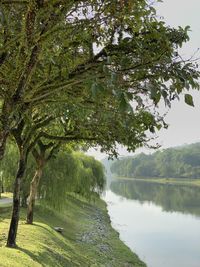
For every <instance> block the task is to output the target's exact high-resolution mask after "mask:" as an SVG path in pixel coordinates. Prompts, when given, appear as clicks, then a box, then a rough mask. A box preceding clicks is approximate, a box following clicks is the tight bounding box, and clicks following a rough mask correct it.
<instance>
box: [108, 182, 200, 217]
mask: <svg viewBox="0 0 200 267" xmlns="http://www.w3.org/2000/svg"><path fill="white" fill-rule="evenodd" d="M110 188H111V190H112V191H113V192H114V193H116V194H118V195H120V196H123V197H125V198H128V199H134V200H139V201H140V202H141V203H142V202H144V201H148V202H153V203H154V204H156V205H158V206H161V207H162V208H163V210H165V211H171V212H173V211H179V212H182V213H189V214H194V215H198V216H200V188H198V187H194V186H185V185H170V184H156V183H151V182H150V183H148V182H144V181H114V182H112V183H111V186H110Z"/></svg>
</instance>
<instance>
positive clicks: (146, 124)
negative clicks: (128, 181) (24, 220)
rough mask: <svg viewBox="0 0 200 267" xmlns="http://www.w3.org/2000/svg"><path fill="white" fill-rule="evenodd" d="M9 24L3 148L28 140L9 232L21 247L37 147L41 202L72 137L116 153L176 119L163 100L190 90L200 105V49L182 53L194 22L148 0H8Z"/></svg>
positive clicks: (1, 20)
mask: <svg viewBox="0 0 200 267" xmlns="http://www.w3.org/2000/svg"><path fill="white" fill-rule="evenodd" d="M0 27H1V29H2V30H1V31H0V158H1V159H2V158H3V157H4V156H5V155H4V154H5V151H6V144H7V142H8V141H9V140H12V142H14V143H15V145H16V147H17V150H18V152H17V157H16V160H17V170H16V174H15V180H14V183H13V209H12V215H11V222H10V228H9V233H8V239H7V246H8V247H15V246H16V236H17V230H18V222H19V218H20V203H21V192H22V188H23V187H25V184H26V180H27V178H25V177H28V176H27V175H26V173H27V171H28V169H29V164H28V161H29V158H30V157H32V158H33V159H34V162H35V164H36V166H37V167H36V170H35V174H34V176H33V179H32V180H31V183H30V196H29V198H28V205H29V206H33V205H34V198H35V195H36V188H37V185H38V184H39V183H40V180H41V177H42V175H43V171H44V169H45V168H46V167H47V165H48V162H49V161H50V160H52V157H53V155H55V154H56V151H57V150H58V149H60V148H61V147H62V146H63V145H64V144H65V143H67V144H69V143H71V142H74V143H77V144H80V143H81V144H82V143H84V144H85V145H87V146H88V147H94V146H100V147H101V151H103V152H106V153H108V154H109V155H110V156H117V155H118V152H117V146H118V144H121V145H124V146H126V147H127V149H128V150H129V151H135V149H136V148H138V147H141V146H144V145H146V146H148V145H149V140H150V139H152V138H153V137H154V135H155V132H156V131H158V130H159V129H161V128H166V127H167V124H166V122H165V120H164V118H163V116H161V115H160V114H159V112H155V110H154V109H156V108H157V106H158V103H159V102H160V101H161V100H163V101H164V103H165V104H166V106H167V107H169V108H170V106H171V102H172V101H173V100H174V99H177V98H179V95H180V94H183V95H184V98H185V102H186V103H187V104H188V105H191V106H193V105H194V103H193V99H192V96H191V95H190V94H189V93H188V90H189V89H190V88H193V89H198V88H199V84H198V78H199V76H200V75H199V71H198V66H197V64H196V62H195V59H194V58H192V57H191V58H189V59H183V58H182V57H181V56H180V55H179V48H180V47H181V46H182V45H183V44H184V43H185V42H187V41H188V40H189V36H188V31H189V26H186V27H184V28H183V27H178V28H177V29H175V28H171V27H169V26H167V25H166V24H165V23H164V21H162V20H158V18H157V15H156V10H155V8H154V6H153V5H152V4H151V3H149V1H146V0H135V1H132V0H128V1H123V0H114V1H111V0H98V1H94V0H86V1H82V0H69V1H63V0H50V1H46V0H30V1H26V0H25V1H7V0H3V1H1V2H0ZM152 107H153V108H152ZM155 147H156V145H155ZM85 164H86V163H85ZM86 177H87V175H86ZM84 186H85V185H84ZM48 190H49V191H48V192H49V193H50V191H51V190H53V188H52V187H51V185H50V188H49V189H48ZM45 194H47V193H45ZM30 222H31V216H30Z"/></svg>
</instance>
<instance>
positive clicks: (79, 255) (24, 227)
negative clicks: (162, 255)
mask: <svg viewBox="0 0 200 267" xmlns="http://www.w3.org/2000/svg"><path fill="white" fill-rule="evenodd" d="M64 203H65V205H64V206H65V207H64V209H63V210H62V212H58V211H55V209H52V208H47V207H44V206H41V205H37V208H36V215H35V223H34V224H33V225H28V224H26V210H25V209H24V208H22V213H21V220H20V225H19V234H18V237H17V243H18V247H17V248H16V249H15V250H13V249H12V250H11V249H9V248H6V247H5V243H6V236H7V231H8V227H9V219H10V212H11V210H10V209H7V210H5V209H4V210H3V212H2V210H1V208H0V214H1V215H0V258H1V263H0V265H1V267H8V266H9V267H21V266H26V267H40V266H46V267H54V266H57V267H59V266H60V267H63V266H68V267H75V266H80V267H82V266H83V267H88V266H93V267H95V266H113V267H122V266H124V267H125V266H135V267H145V266H146V265H145V264H144V263H142V262H141V261H140V260H139V259H138V257H137V256H136V255H135V254H134V253H133V252H131V251H130V249H129V248H128V247H126V245H125V244H124V243H123V242H122V241H121V240H120V239H119V235H118V233H117V232H116V231H115V230H113V228H112V227H111V225H110V219H109V216H108V214H107V210H106V205H105V203H104V202H103V201H101V200H100V199H98V198H97V199H95V202H92V203H89V202H88V201H86V200H85V199H84V198H81V197H80V196H78V195H68V196H67V198H66V200H65V201H64ZM56 226H59V227H62V228H63V229H64V230H63V232H62V233H61V234H60V233H58V232H56V231H55V230H54V229H53V227H56Z"/></svg>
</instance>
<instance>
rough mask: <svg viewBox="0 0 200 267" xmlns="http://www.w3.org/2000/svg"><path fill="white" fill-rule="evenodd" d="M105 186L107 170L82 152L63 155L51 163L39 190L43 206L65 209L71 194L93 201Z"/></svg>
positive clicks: (45, 171)
mask: <svg viewBox="0 0 200 267" xmlns="http://www.w3.org/2000/svg"><path fill="white" fill-rule="evenodd" d="M104 185H105V176H104V169H103V166H102V164H101V163H100V162H98V161H96V160H95V159H94V158H92V157H89V156H86V155H85V154H83V153H80V152H79V153H77V152H74V153H69V152H68V153H64V152H61V153H59V154H58V155H57V157H56V158H53V159H51V160H50V162H49V164H47V166H46V168H45V170H44V172H43V177H42V179H41V182H40V185H39V190H38V191H39V197H40V198H41V202H42V203H44V204H47V205H49V206H51V207H53V208H55V209H62V208H63V206H64V205H65V204H66V194H67V193H69V192H74V193H76V194H80V195H82V196H84V197H86V198H87V199H91V197H92V196H94V195H96V194H100V193H101V192H102V190H103V188H104Z"/></svg>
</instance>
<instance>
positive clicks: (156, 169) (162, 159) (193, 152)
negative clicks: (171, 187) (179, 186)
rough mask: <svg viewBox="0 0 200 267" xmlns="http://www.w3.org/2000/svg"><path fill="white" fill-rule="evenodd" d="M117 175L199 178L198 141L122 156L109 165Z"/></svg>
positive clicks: (199, 155) (199, 158)
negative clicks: (148, 153) (149, 152)
mask: <svg viewBox="0 0 200 267" xmlns="http://www.w3.org/2000/svg"><path fill="white" fill-rule="evenodd" d="M111 171H112V172H113V173H115V174H117V175H119V176H125V177H134V178H140V177H141V178H142V177H144V178H153V177H165V178H200V143H195V144H191V145H186V146H181V147H176V148H168V149H164V150H161V151H157V152H155V153H153V154H150V155H146V154H144V153H141V154H139V155H137V156H134V157H127V158H122V159H120V160H118V161H115V162H114V163H113V164H112V165H111Z"/></svg>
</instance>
